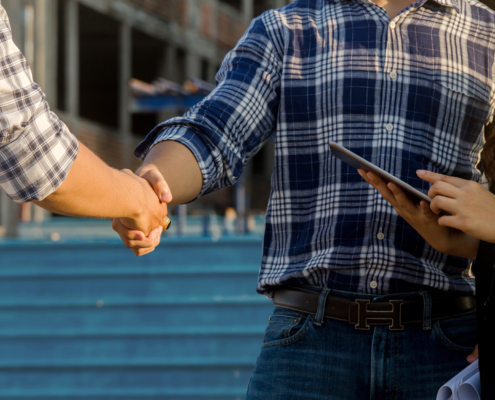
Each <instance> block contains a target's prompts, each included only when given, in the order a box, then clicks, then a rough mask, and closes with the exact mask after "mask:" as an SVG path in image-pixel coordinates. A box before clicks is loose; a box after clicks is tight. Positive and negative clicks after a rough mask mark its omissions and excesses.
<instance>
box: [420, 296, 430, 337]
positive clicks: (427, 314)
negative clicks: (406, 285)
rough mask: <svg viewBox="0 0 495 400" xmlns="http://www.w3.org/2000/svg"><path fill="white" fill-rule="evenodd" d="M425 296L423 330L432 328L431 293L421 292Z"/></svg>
mask: <svg viewBox="0 0 495 400" xmlns="http://www.w3.org/2000/svg"><path fill="white" fill-rule="evenodd" d="M421 296H422V297H423V330H424V331H429V330H431V293H430V292H421Z"/></svg>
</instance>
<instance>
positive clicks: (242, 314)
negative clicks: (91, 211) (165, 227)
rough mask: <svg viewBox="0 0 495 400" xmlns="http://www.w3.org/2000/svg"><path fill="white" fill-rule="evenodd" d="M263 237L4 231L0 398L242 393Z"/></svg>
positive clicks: (260, 301)
mask: <svg viewBox="0 0 495 400" xmlns="http://www.w3.org/2000/svg"><path fill="white" fill-rule="evenodd" d="M260 259H261V238H260V237H259V236H256V237H244V238H236V237H232V238H230V239H225V238H221V239H220V240H217V241H213V240H211V239H209V238H197V239H192V238H190V239H185V238H182V239H181V238H168V239H167V240H165V241H163V244H162V245H161V246H160V247H159V248H158V249H157V250H156V251H155V252H154V253H152V254H150V255H148V256H146V257H143V258H137V257H135V256H134V255H132V253H130V252H129V250H127V249H126V248H124V247H123V246H122V244H121V243H120V242H118V241H117V240H113V239H112V240H109V239H101V240H94V241H91V240H67V241H65V242H56V243H54V242H50V241H39V240H35V241H34V240H33V241H30V240H13V241H9V240H3V241H0V264H1V268H0V355H1V356H0V400H14V399H15V400H35V399H36V400H38V399H39V400H41V399H43V400H45V399H46V400H69V399H70V400H72V399H77V400H86V399H87V400H103V399H105V400H112V399H122V400H151V399H153V400H158V399H167V400H179V399H180V400H205V399H209V400H213V399H214V400H227V399H229V400H237V399H239V400H240V399H244V395H245V392H246V387H247V383H248V380H249V376H250V374H251V371H252V368H253V365H254V363H255V361H256V357H257V355H258V352H259V349H260V346H261V343H262V340H263V331H264V329H265V326H266V323H267V322H268V317H269V315H270V314H271V311H272V303H271V302H270V301H268V300H267V299H266V298H264V297H262V296H260V295H258V294H257V293H256V291H255V286H256V282H257V274H258V270H259V264H260Z"/></svg>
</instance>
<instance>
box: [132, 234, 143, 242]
mask: <svg viewBox="0 0 495 400" xmlns="http://www.w3.org/2000/svg"><path fill="white" fill-rule="evenodd" d="M134 240H139V241H141V240H143V237H142V236H141V235H139V234H138V235H136V237H135V238H134Z"/></svg>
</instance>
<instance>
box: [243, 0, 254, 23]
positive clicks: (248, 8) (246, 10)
mask: <svg viewBox="0 0 495 400" xmlns="http://www.w3.org/2000/svg"><path fill="white" fill-rule="evenodd" d="M253 3H254V0H242V14H243V16H244V20H245V21H246V22H251V20H252V19H253V15H254V11H253V10H254V6H253Z"/></svg>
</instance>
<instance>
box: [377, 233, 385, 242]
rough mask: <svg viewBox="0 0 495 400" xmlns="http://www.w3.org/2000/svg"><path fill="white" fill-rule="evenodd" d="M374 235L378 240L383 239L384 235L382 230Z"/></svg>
mask: <svg viewBox="0 0 495 400" xmlns="http://www.w3.org/2000/svg"><path fill="white" fill-rule="evenodd" d="M376 237H377V239H378V240H383V239H385V235H384V234H383V233H382V232H380V233H379V234H378V235H376Z"/></svg>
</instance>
